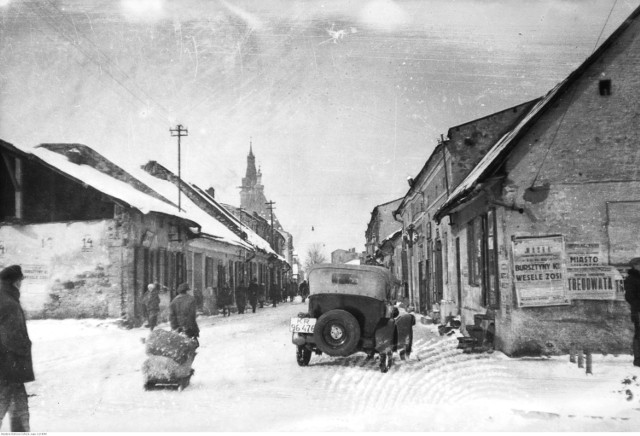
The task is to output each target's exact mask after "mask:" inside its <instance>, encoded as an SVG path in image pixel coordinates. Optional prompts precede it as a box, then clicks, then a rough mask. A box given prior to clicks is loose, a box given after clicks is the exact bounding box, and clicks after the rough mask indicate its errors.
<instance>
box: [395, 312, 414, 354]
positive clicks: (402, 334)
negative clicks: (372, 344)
mask: <svg viewBox="0 0 640 436" xmlns="http://www.w3.org/2000/svg"><path fill="white" fill-rule="evenodd" d="M395 321H396V328H397V330H398V349H401V348H404V347H406V346H410V345H411V340H412V338H413V335H412V333H413V326H414V325H415V323H416V319H415V317H414V316H413V315H412V314H410V313H405V314H403V315H400V316H399V317H397V318H396V320H395Z"/></svg>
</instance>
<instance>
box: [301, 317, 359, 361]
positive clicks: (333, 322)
mask: <svg viewBox="0 0 640 436" xmlns="http://www.w3.org/2000/svg"><path fill="white" fill-rule="evenodd" d="M313 339H314V341H315V343H316V345H317V346H318V348H320V350H322V351H323V352H324V353H326V354H328V355H329V356H348V355H350V354H352V353H353V352H354V351H355V349H356V347H357V345H358V341H359V340H360V324H358V320H356V318H355V317H354V316H353V315H351V314H350V313H349V312H347V311H346V310H339V309H335V310H330V311H329V312H327V313H325V314H323V315H322V316H320V318H318V321H317V322H316V326H315V328H314V329H313Z"/></svg>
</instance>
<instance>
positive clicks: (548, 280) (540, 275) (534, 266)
mask: <svg viewBox="0 0 640 436" xmlns="http://www.w3.org/2000/svg"><path fill="white" fill-rule="evenodd" d="M512 249H513V264H514V265H513V269H514V282H515V287H516V296H517V299H518V306H519V307H539V306H560V305H567V304H569V303H570V300H569V296H568V295H567V289H566V279H565V278H566V268H565V260H564V237H563V236H561V235H552V236H526V237H514V238H513V243H512Z"/></svg>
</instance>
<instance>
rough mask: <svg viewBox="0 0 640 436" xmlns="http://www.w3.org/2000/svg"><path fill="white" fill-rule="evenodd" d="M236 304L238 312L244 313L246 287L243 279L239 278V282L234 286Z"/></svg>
mask: <svg viewBox="0 0 640 436" xmlns="http://www.w3.org/2000/svg"><path fill="white" fill-rule="evenodd" d="M236 306H238V313H240V314H242V313H244V309H245V307H247V289H246V288H245V287H244V280H240V284H239V285H238V287H237V288H236Z"/></svg>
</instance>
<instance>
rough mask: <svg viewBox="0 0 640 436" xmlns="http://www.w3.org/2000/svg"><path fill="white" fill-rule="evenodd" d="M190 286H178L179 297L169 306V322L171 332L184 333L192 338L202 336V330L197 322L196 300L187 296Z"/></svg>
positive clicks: (184, 284)
mask: <svg viewBox="0 0 640 436" xmlns="http://www.w3.org/2000/svg"><path fill="white" fill-rule="evenodd" d="M188 290H189V285H188V284H186V283H183V284H181V285H180V286H178V295H177V296H176V298H174V299H173V301H171V304H170V305H169V321H170V323H171V330H177V331H178V332H184V334H186V335H187V336H189V337H190V338H197V337H198V336H200V329H199V328H198V323H197V322H196V299H195V298H193V297H192V296H191V295H189V294H187V291H188Z"/></svg>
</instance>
